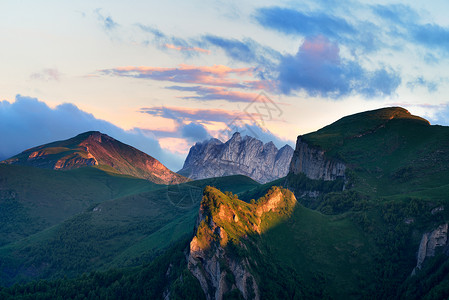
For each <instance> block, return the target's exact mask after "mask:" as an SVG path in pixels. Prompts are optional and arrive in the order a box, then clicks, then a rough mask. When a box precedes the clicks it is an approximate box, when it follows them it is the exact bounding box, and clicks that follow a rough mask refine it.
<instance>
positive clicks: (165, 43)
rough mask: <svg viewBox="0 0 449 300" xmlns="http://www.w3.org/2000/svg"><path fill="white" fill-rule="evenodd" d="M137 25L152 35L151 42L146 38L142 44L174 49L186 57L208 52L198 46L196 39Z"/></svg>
mask: <svg viewBox="0 0 449 300" xmlns="http://www.w3.org/2000/svg"><path fill="white" fill-rule="evenodd" d="M137 27H138V28H140V29H141V30H142V31H144V32H145V33H149V34H150V35H151V36H152V40H151V42H150V41H148V40H146V41H145V42H144V44H149V43H152V44H153V45H155V46H156V47H158V48H159V49H161V50H176V51H179V52H180V53H182V54H184V56H186V57H191V56H192V55H195V54H210V50H208V49H204V48H202V47H200V44H201V43H199V42H198V41H194V40H191V41H187V40H185V39H183V38H180V37H176V36H169V35H167V34H165V33H163V32H162V31H160V30H159V29H157V28H156V27H153V26H148V25H143V24H137Z"/></svg>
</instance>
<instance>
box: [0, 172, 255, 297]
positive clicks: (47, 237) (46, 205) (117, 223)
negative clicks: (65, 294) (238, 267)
mask: <svg viewBox="0 0 449 300" xmlns="http://www.w3.org/2000/svg"><path fill="white" fill-rule="evenodd" d="M207 185H213V186H216V187H217V188H220V189H223V190H229V191H232V192H234V193H239V192H243V191H246V190H248V189H252V188H255V187H257V186H259V184H258V183H257V182H255V181H254V180H252V179H251V178H249V177H245V176H243V175H234V176H228V177H220V178H212V179H204V180H198V181H191V182H186V183H182V184H179V185H156V184H154V183H152V182H149V181H147V180H143V179H138V178H135V177H130V176H123V175H118V174H115V173H110V172H105V171H102V170H100V169H97V168H79V169H73V170H68V171H65V172H61V171H56V170H49V169H40V168H34V167H28V166H18V165H6V164H3V165H0V289H1V286H4V285H11V284H14V283H18V282H27V281H31V280H34V279H41V278H44V279H49V278H51V279H55V278H62V277H64V276H68V277H72V276H77V275H80V274H82V273H84V272H90V271H98V270H103V271H104V270H108V269H109V268H117V267H126V266H136V265H140V264H144V263H147V262H149V261H152V260H153V259H154V258H156V257H157V256H159V255H160V254H161V253H163V251H165V250H166V249H167V248H168V247H169V246H170V245H172V244H173V243H177V242H178V240H180V239H182V238H184V237H186V236H188V237H190V234H191V233H192V230H193V226H194V224H195V217H196V215H197V214H198V208H199V203H200V202H201V197H202V190H203V188H204V187H205V186H207ZM0 298H2V297H1V296H0ZM2 299H3V298H2Z"/></svg>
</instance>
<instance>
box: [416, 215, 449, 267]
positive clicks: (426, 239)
mask: <svg viewBox="0 0 449 300" xmlns="http://www.w3.org/2000/svg"><path fill="white" fill-rule="evenodd" d="M447 231H448V224H447V223H446V224H441V225H440V226H438V227H437V228H436V229H435V230H432V231H430V232H426V233H424V234H423V236H422V238H421V243H420V244H419V249H418V254H417V259H416V267H415V268H414V269H413V272H412V275H414V274H415V273H416V271H417V270H420V269H421V267H422V264H423V263H424V261H425V260H426V258H428V257H432V256H435V250H436V248H437V247H443V246H446V245H447Z"/></svg>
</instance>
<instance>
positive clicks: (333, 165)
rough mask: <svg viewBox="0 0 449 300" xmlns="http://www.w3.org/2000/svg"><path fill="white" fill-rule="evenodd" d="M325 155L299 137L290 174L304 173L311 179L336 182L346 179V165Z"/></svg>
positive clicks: (322, 151)
mask: <svg viewBox="0 0 449 300" xmlns="http://www.w3.org/2000/svg"><path fill="white" fill-rule="evenodd" d="M325 154H326V153H325V151H324V150H321V149H319V148H316V147H311V146H309V145H308V144H307V143H305V142H304V141H303V140H302V139H301V136H299V137H298V139H297V141H296V149H295V152H294V153H293V157H292V160H291V163H290V172H291V173H293V174H301V173H303V174H305V175H306V176H307V177H308V178H310V179H323V180H335V179H337V178H342V177H344V176H345V170H346V165H345V164H344V163H342V162H339V161H336V160H332V159H328V158H327V157H326V155H325Z"/></svg>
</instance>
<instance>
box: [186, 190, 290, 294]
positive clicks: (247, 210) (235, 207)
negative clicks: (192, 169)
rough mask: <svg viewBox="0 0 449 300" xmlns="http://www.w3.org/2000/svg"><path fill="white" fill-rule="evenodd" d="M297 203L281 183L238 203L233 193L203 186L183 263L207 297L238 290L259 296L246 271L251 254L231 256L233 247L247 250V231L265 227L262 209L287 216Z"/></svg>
mask: <svg viewBox="0 0 449 300" xmlns="http://www.w3.org/2000/svg"><path fill="white" fill-rule="evenodd" d="M296 203H297V202H296V198H295V196H294V195H293V193H292V192H290V191H289V190H286V189H283V188H280V187H272V189H271V190H270V191H269V192H268V193H267V194H266V195H265V196H264V197H262V198H260V199H259V200H257V202H254V203H246V202H243V201H241V200H239V199H238V198H237V197H236V196H235V195H232V193H227V192H226V193H225V194H223V193H222V192H221V191H219V190H218V189H216V188H213V187H206V188H205V189H204V193H203V200H202V201H201V206H200V210H199V213H198V219H197V223H196V229H195V236H194V237H193V238H192V241H191V242H190V247H189V255H188V257H187V261H188V268H189V270H190V271H191V272H192V274H193V275H194V276H195V277H196V278H197V279H198V281H199V282H200V285H201V288H202V289H203V291H204V293H205V295H206V298H207V299H223V296H224V295H225V294H226V293H228V292H230V291H233V290H238V292H239V293H240V294H241V296H242V297H243V298H244V299H259V298H260V292H259V287H258V283H257V281H256V278H255V277H254V275H253V274H252V272H251V269H250V260H251V259H252V258H251V257H249V256H247V255H245V254H239V255H236V254H235V251H234V250H233V249H236V248H241V249H247V246H248V245H249V244H248V243H251V240H250V239H248V236H249V235H258V234H260V233H263V232H265V230H269V228H270V222H269V221H267V219H266V215H265V214H266V213H268V212H270V213H272V214H273V213H274V214H277V215H279V218H288V217H289V216H290V215H291V213H292V212H293V209H294V207H295V205H296ZM261 224H264V227H262V225H261ZM271 226H273V224H271ZM242 253H244V252H242Z"/></svg>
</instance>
